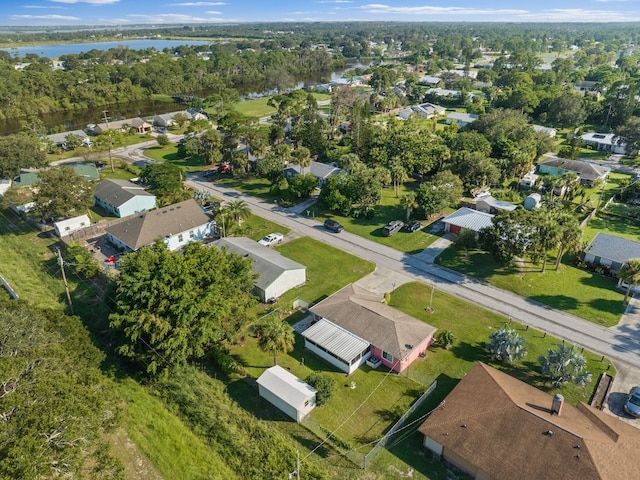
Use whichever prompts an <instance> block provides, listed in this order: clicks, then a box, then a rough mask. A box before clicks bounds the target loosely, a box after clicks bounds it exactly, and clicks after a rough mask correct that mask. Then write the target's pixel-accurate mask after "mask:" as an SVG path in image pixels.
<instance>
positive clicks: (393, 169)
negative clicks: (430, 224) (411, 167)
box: [389, 160, 409, 218]
mask: <svg viewBox="0 0 640 480" xmlns="http://www.w3.org/2000/svg"><path fill="white" fill-rule="evenodd" d="M389 172H390V173H391V179H392V180H393V189H394V191H395V193H396V198H398V195H399V191H400V185H401V184H402V182H404V181H406V180H407V178H409V175H407V170H406V169H405V168H404V167H403V166H402V164H401V163H400V161H399V160H395V161H393V162H392V163H391V165H390V167H389ZM407 218H409V217H407Z"/></svg>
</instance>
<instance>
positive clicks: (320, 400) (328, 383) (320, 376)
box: [304, 372, 336, 407]
mask: <svg viewBox="0 0 640 480" xmlns="http://www.w3.org/2000/svg"><path fill="white" fill-rule="evenodd" d="M304 381H305V382H307V383H308V384H309V385H311V386H312V387H313V388H315V389H316V405H317V406H318V407H320V406H322V405H324V404H326V403H328V402H329V400H331V397H332V396H333V391H334V389H335V387H336V382H335V380H334V379H333V378H332V377H330V376H329V375H327V374H326V373H321V372H313V373H312V374H311V375H309V376H308V377H307V378H305V379H304Z"/></svg>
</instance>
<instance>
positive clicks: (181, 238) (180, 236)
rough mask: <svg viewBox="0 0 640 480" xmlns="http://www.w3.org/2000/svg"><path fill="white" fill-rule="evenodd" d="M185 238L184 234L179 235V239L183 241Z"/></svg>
mask: <svg viewBox="0 0 640 480" xmlns="http://www.w3.org/2000/svg"><path fill="white" fill-rule="evenodd" d="M183 240H184V237H183V236H182V234H180V235H178V241H179V242H182V241H183Z"/></svg>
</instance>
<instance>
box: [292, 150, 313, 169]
mask: <svg viewBox="0 0 640 480" xmlns="http://www.w3.org/2000/svg"><path fill="white" fill-rule="evenodd" d="M291 157H292V158H293V161H294V162H295V163H297V164H298V165H300V173H305V172H304V170H305V168H308V167H309V166H310V165H311V152H310V151H309V149H308V148H307V147H298V148H296V149H295V150H294V151H293V152H291Z"/></svg>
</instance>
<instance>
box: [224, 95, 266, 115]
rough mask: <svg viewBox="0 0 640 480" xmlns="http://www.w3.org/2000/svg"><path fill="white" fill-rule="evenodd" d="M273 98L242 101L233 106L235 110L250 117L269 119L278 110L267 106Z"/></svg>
mask: <svg viewBox="0 0 640 480" xmlns="http://www.w3.org/2000/svg"><path fill="white" fill-rule="evenodd" d="M270 98H271V97H261V98H254V99H251V100H242V101H240V102H238V103H236V104H235V105H234V106H233V109H234V110H236V111H238V112H240V113H242V114H243V115H247V116H249V117H257V118H261V117H267V116H269V115H273V114H274V113H276V109H275V108H273V107H271V106H269V105H267V102H268V101H269V99H270Z"/></svg>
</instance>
